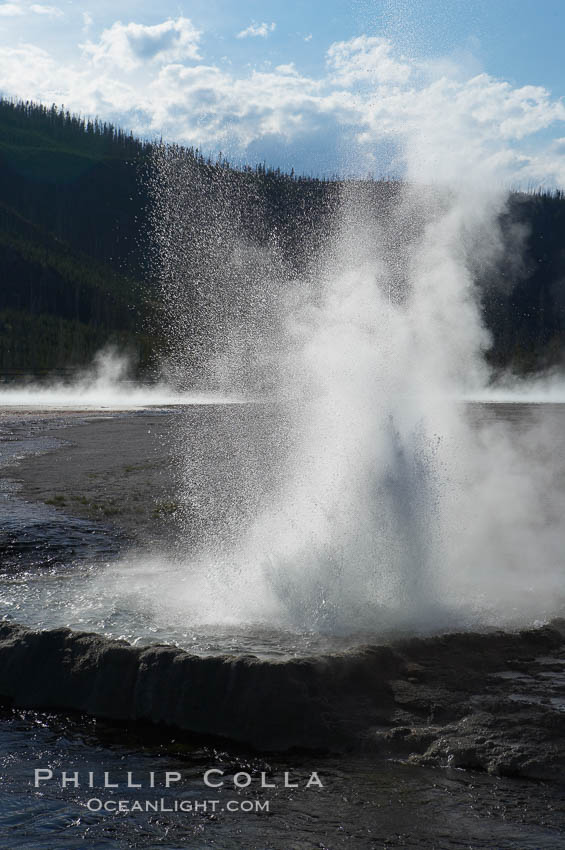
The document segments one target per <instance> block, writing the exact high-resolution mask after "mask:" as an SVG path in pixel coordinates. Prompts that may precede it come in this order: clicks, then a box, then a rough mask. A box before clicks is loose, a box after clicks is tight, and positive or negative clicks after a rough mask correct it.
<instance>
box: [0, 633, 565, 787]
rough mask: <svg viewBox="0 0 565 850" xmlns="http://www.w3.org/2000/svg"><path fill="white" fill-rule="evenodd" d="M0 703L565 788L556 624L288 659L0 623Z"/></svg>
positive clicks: (564, 640) (563, 680)
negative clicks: (198, 652) (196, 651)
mask: <svg viewBox="0 0 565 850" xmlns="http://www.w3.org/2000/svg"><path fill="white" fill-rule="evenodd" d="M0 697H1V698H2V699H3V701H5V702H8V703H10V704H12V705H14V706H19V707H28V708H42V709H61V710H75V711H79V712H85V713H87V714H91V715H95V716H98V717H103V718H108V719H113V720H128V721H136V720H137V721H144V722H147V721H149V722H151V723H155V724H164V725H167V726H170V727H174V728H177V729H182V730H187V731H190V732H193V733H197V734H205V735H213V736H221V737H223V738H227V739H231V740H233V741H237V742H240V743H243V744H246V745H249V746H251V747H253V748H255V749H257V750H262V751H275V750H279V751H280V750H288V749H291V748H297V747H300V748H309V749H321V750H331V751H335V752H339V751H351V750H357V751H359V750H364V751H368V752H374V753H375V755H381V756H385V757H388V758H391V757H392V758H399V759H402V760H406V761H408V762H412V763H418V764H428V765H438V766H452V767H463V768H470V769H478V770H487V771H489V772H490V773H496V774H501V775H519V776H527V777H530V778H540V779H552V780H558V781H560V780H563V781H565V620H555V621H553V622H552V623H550V624H549V625H547V626H544V627H542V628H538V629H531V630H527V631H522V632H512V633H505V632H491V633H486V634H483V633H480V634H477V633H462V634H449V635H441V636H437V637H432V638H425V639H417V638H414V639H410V640H403V641H398V642H396V643H394V644H391V645H387V646H364V647H359V648H357V649H355V650H352V651H349V652H344V653H339V654H333V655H326V656H320V657H312V658H301V659H290V660H286V661H272V660H263V659H259V658H256V657H254V656H222V657H206V658H202V657H199V656H195V655H191V654H190V653H188V652H185V651H183V650H180V649H176V648H174V647H171V646H151V647H133V646H130V645H129V644H128V643H126V642H125V641H117V640H108V639H106V638H104V637H102V636H100V635H96V634H87V633H83V632H73V631H71V630H69V629H54V630H50V631H33V630H31V629H28V628H25V627H23V626H20V625H17V624H14V623H8V622H3V623H0Z"/></svg>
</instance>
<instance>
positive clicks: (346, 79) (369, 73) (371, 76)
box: [327, 35, 413, 86]
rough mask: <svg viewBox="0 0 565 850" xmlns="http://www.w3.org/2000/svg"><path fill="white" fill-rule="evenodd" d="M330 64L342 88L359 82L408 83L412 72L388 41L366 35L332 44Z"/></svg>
mask: <svg viewBox="0 0 565 850" xmlns="http://www.w3.org/2000/svg"><path fill="white" fill-rule="evenodd" d="M327 62H328V66H329V68H330V69H331V70H332V71H333V73H334V75H335V80H336V82H338V83H339V84H340V85H343V86H350V85H351V84H352V83H358V82H367V83H369V84H373V85H374V84H376V83H406V82H407V81H408V78H409V77H410V75H411V73H412V70H413V69H412V68H411V67H410V65H409V64H408V63H407V62H406V61H399V60H398V59H396V58H395V57H394V56H393V48H392V45H391V43H390V42H389V41H387V39H385V38H376V37H373V36H371V37H369V36H366V35H360V36H358V37H357V38H352V39H350V40H349V41H338V42H336V43H335V44H332V46H331V47H330V49H329V50H328V52H327Z"/></svg>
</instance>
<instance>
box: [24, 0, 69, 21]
mask: <svg viewBox="0 0 565 850" xmlns="http://www.w3.org/2000/svg"><path fill="white" fill-rule="evenodd" d="M30 9H31V11H32V12H33V13H34V14H35V15H45V16H47V17H50V18H62V17H63V12H62V11H61V9H58V8H57V7H56V6H42V5H41V4H40V3H34V4H33V5H32V6H30Z"/></svg>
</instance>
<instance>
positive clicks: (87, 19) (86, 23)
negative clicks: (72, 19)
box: [82, 12, 93, 32]
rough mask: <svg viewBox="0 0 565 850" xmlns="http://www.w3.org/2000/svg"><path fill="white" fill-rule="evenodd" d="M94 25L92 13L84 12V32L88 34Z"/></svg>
mask: <svg viewBox="0 0 565 850" xmlns="http://www.w3.org/2000/svg"><path fill="white" fill-rule="evenodd" d="M92 24H93V18H92V15H91V14H90V12H83V13H82V31H83V32H88V30H89V29H90V27H91V26H92Z"/></svg>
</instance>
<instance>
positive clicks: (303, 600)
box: [154, 116, 560, 633]
mask: <svg viewBox="0 0 565 850" xmlns="http://www.w3.org/2000/svg"><path fill="white" fill-rule="evenodd" d="M432 126H433V125H432V122H431V117H430V116H425V117H424V118H423V119H422V123H421V124H420V126H418V127H415V128H414V127H411V128H409V129H406V128H405V132H404V135H403V136H402V138H401V142H402V150H403V156H404V163H405V173H406V181H405V182H402V183H401V182H391V183H372V182H370V181H358V182H352V183H348V184H342V185H340V186H336V187H335V188H334V193H333V196H332V204H331V205H330V209H329V210H328V211H327V212H326V216H325V219H324V227H325V230H324V232H323V233H322V234H320V233H314V229H313V228H312V229H311V233H304V234H303V243H301V244H300V245H297V246H294V248H295V253H294V254H293V255H292V256H289V253H288V250H287V251H286V252H285V246H284V244H283V243H284V234H283V235H282V236H281V235H277V233H274V234H273V233H268V234H265V232H264V230H265V227H264V226H263V227H259V226H258V225H257V222H254V220H253V218H254V216H255V217H259V219H261V220H262V216H263V213H264V210H262V209H261V205H260V204H259V201H258V200H257V199H250V198H248V197H246V192H247V193H248V189H247V187H246V183H245V179H244V177H242V179H241V180H240V181H239V182H237V181H235V185H234V180H235V179H234V177H233V172H229V171H227V170H222V168H221V167H218V168H216V169H211V171H210V177H209V182H208V184H207V185H206V186H205V187H204V186H202V185H196V186H195V185H194V174H193V173H192V171H191V164H190V159H189V158H186V157H185V156H183V154H182V153H180V154H179V152H178V151H173V150H170V149H167V148H164V149H162V150H161V151H160V153H159V156H158V157H157V162H156V164H155V165H156V167H155V177H154V187H155V200H156V210H157V214H156V216H155V222H156V224H155V230H156V247H157V252H156V255H157V258H158V261H159V263H160V272H161V278H162V281H163V294H164V300H165V304H166V316H167V322H168V327H170V328H171V330H172V336H171V339H172V343H171V351H170V358H169V361H168V369H169V371H170V372H171V374H174V375H175V378H176V380H177V381H180V382H181V383H182V384H183V385H184V386H186V385H192V386H196V387H198V386H199V383H204V384H205V385H206V386H208V387H210V386H211V387H213V388H217V389H220V390H221V391H223V392H233V391H234V390H235V391H237V392H241V391H243V392H245V393H247V394H248V396H249V397H250V398H252V399H255V400H256V401H255V404H256V407H255V409H254V412H251V413H249V417H248V420H249V421H248V422H247V423H243V424H242V425H241V427H240V431H239V435H238V438H237V440H236V441H234V442H233V443H232V444H230V443H229V437H228V438H227V441H226V434H225V432H220V433H216V434H214V433H213V432H212V431H211V432H210V440H211V441H212V443H215V448H214V450H213V453H214V452H215V454H216V455H217V454H218V453H219V456H220V457H223V458H224V460H225V461H226V462H228V463H229V465H230V474H229V475H228V476H227V479H226V480H228V481H229V484H230V486H229V487H228V488H227V490H226V487H225V486H224V487H222V488H221V489H220V492H216V493H215V494H214V489H213V487H210V481H209V479H208V477H207V476H204V475H203V474H202V473H201V471H199V470H201V467H200V466H199V457H198V454H199V451H201V449H198V447H197V446H196V445H195V444H194V441H193V442H192V443H191V424H190V421H189V420H187V423H186V430H185V432H184V433H183V435H182V438H181V439H179V463H180V464H181V467H182V468H183V469H184V479H183V480H184V484H183V486H182V488H181V489H182V497H183V503H184V508H185V513H186V517H187V519H186V523H185V528H184V534H183V536H182V540H181V542H180V544H179V551H178V553H177V555H176V558H175V559H174V562H175V566H174V567H173V568H171V570H172V571H171V572H170V583H169V585H168V586H167V582H166V581H165V582H164V585H163V588H162V594H161V596H162V598H163V600H166V605H167V606H168V607H170V608H176V609H177V610H178V609H179V608H180V609H182V610H183V611H184V615H185V616H186V619H187V621H188V622H190V623H201V624H202V623H207V624H212V623H231V624H238V625H242V624H245V623H268V624H270V625H273V624H274V625H277V626H279V627H284V628H291V629H296V628H298V629H300V630H309V629H313V630H321V631H328V632H332V633H344V632H345V633H351V632H355V631H372V632H374V631H375V630H377V631H378V630H381V629H383V628H390V627H392V626H393V625H394V626H400V627H410V628H423V629H427V628H435V627H446V626H449V625H454V624H457V625H459V626H461V625H462V624H465V623H467V624H468V625H477V624H478V623H481V622H500V620H501V618H502V619H504V618H507V619H510V620H512V619H513V618H515V617H518V618H521V617H524V616H526V617H528V616H538V617H543V616H545V615H547V614H548V613H550V612H551V611H553V610H555V608H556V607H557V608H558V606H559V602H558V601H557V600H555V599H554V600H553V602H552V603H550V602H549V599H550V598H551V592H552V591H553V589H554V588H555V586H556V581H557V573H556V571H555V568H556V566H557V563H558V561H557V560H556V558H557V548H556V547H557V545H558V541H559V539H560V535H559V530H558V529H556V528H555V526H551V523H549V524H548V527H547V528H546V530H545V532H544V535H543V538H540V537H539V536H537V534H538V531H539V521H538V518H537V517H538V500H539V495H540V493H541V488H543V487H545V486H546V484H547V475H548V473H547V471H544V469H543V468H542V467H543V464H541V466H540V467H539V468H538V467H536V466H535V463H534V462H533V460H532V458H531V457H529V458H528V457H527V451H525V448H524V446H523V445H520V444H518V443H516V441H515V439H514V438H513V439H514V443H512V442H511V440H510V439H509V438H507V437H506V435H505V433H504V429H503V428H502V427H501V426H500V425H498V426H494V427H492V428H489V427H487V426H485V427H483V428H481V429H479V430H477V429H476V428H475V427H472V424H471V423H470V421H469V418H468V416H467V413H466V410H465V407H464V405H463V404H462V403H461V402H460V399H461V398H462V397H463V396H467V397H469V395H471V396H472V395H473V393H477V392H479V391H480V390H481V388H483V387H484V386H485V385H486V383H487V380H488V374H487V370H486V367H485V365H484V360H483V355H484V352H485V350H486V348H488V344H489V339H488V334H487V333H486V331H485V329H484V327H483V325H482V321H481V316H480V310H479V304H478V295H477V292H476V290H475V278H476V276H477V275H478V274H479V273H484V271H485V269H488V268H489V266H490V265H493V264H495V263H496V262H497V261H499V259H500V253H501V251H502V238H501V236H500V231H499V216H500V213H501V212H502V211H503V209H504V206H505V202H506V192H505V191H504V190H503V189H501V187H500V185H499V181H498V180H497V179H496V177H497V175H496V155H492V156H491V157H484V156H483V155H482V154H481V152H480V151H474V155H473V154H472V153H471V154H470V152H469V149H468V148H462V149H461V152H459V151H458V149H457V148H454V147H452V145H451V142H452V141H453V138H452V134H450V135H448V136H447V137H446V139H445V140H444V142H445V143H444V144H443V145H442V144H441V139H440V138H438V134H437V132H429V133H427V130H429V129H430V128H431V127H432ZM432 181H433V182H432ZM195 192H197V193H203V192H204V193H205V194H206V197H207V200H208V208H209V209H211V210H215V211H216V214H215V215H212V216H211V217H210V219H209V220H208V221H206V222H205V223H202V222H201V223H200V225H199V229H198V234H200V237H198V238H196V237H195V232H194V228H193V229H192V231H191V232H190V238H189V230H190V224H189V218H190V216H189V211H190V209H191V199H192V198H193V197H194V193H195ZM243 197H245V199H246V200H245V203H242V198H243ZM242 209H248V210H249V209H251V210H252V212H250V213H247V215H248V216H250V217H251V219H252V221H251V227H250V226H249V224H250V222H249V221H246V219H245V214H243V213H242ZM250 234H254V235H253V236H252V235H250ZM312 234H314V237H315V238H312ZM199 239H200V241H199ZM296 254H300V255H301V262H300V263H297V262H296ZM258 399H259V400H262V401H257V400H258ZM265 410H267V413H265ZM249 422H251V423H253V424H252V426H251V427H250V425H249ZM257 423H259V426H260V427H258V425H257ZM241 429H245V431H244V432H242V430H241ZM230 490H231V492H229V491H230ZM203 515H204V519H203ZM213 517H216V518H217V520H218V521H217V522H214V521H212V519H211V518H213ZM534 538H535V546H534ZM533 551H535V552H536V560H537V565H536V566H537V568H538V572H537V580H536V590H535V591H534V590H532V589H531V588H530V585H531V571H532V567H533V564H532V561H531V560H530V559H529V557H528V555H529V554H531V553H532V552H533ZM540 567H541V572H540V571H539V568H540ZM179 582H180V586H182V590H181V589H180V586H179ZM548 590H549V591H550V593H548Z"/></svg>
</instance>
